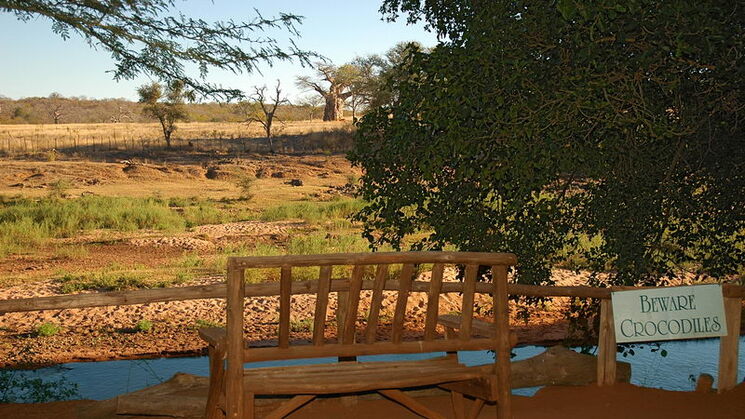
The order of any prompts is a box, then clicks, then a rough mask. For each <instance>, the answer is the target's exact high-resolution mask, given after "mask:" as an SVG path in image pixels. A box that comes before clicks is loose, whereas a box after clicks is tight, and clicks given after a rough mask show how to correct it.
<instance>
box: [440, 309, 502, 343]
mask: <svg viewBox="0 0 745 419" xmlns="http://www.w3.org/2000/svg"><path fill="white" fill-rule="evenodd" d="M460 322H461V316H459V315H457V314H443V315H442V316H439V317H437V324H439V325H442V326H445V327H447V328H450V329H453V330H459V329H460ZM471 322H472V323H471V330H473V331H474V332H475V333H476V334H477V335H481V336H486V337H490V338H494V337H496V333H495V330H494V323H492V322H486V321H483V320H479V319H472V320H471ZM515 345H517V334H516V333H515V332H514V331H513V330H510V346H515Z"/></svg>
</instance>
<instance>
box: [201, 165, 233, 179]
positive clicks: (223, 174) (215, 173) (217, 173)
mask: <svg viewBox="0 0 745 419" xmlns="http://www.w3.org/2000/svg"><path fill="white" fill-rule="evenodd" d="M204 177H206V178H207V179H212V180H228V179H230V178H232V177H233V174H232V173H230V172H228V171H225V170H220V169H219V168H217V167H210V168H208V169H207V172H206V173H205V174H204Z"/></svg>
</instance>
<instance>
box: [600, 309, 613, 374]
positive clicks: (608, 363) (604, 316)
mask: <svg viewBox="0 0 745 419" xmlns="http://www.w3.org/2000/svg"><path fill="white" fill-rule="evenodd" d="M597 375H598V380H597V382H598V385H600V386H606V385H613V384H614V383H615V382H616V331H615V325H614V324H613V305H612V304H611V300H601V301H600V331H599V337H598V367H597Z"/></svg>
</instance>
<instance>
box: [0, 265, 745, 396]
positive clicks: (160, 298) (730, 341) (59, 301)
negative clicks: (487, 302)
mask: <svg viewBox="0 0 745 419" xmlns="http://www.w3.org/2000/svg"><path fill="white" fill-rule="evenodd" d="M464 286H465V284H464V283H462V282H445V283H443V284H442V290H441V293H461V292H463V291H464ZM373 288H374V281H372V280H365V281H362V289H363V290H372V289H373ZM639 288H640V287H612V288H597V287H588V286H539V285H525V284H509V285H508V287H507V292H508V294H510V295H518V296H528V297H573V298H591V299H599V300H601V304H600V318H601V321H600V330H599V340H598V366H597V382H598V384H599V385H609V384H612V383H614V382H615V380H616V374H615V367H616V350H615V349H616V338H615V329H614V324H613V311H612V310H613V309H612V305H611V304H610V298H611V292H613V291H617V290H628V289H639ZM645 288H655V287H645ZM349 289H350V280H349V279H335V280H332V281H331V285H330V291H332V292H340V291H341V292H344V291H349ZM384 289H385V290H390V291H396V290H399V282H398V280H396V279H391V280H387V281H386V282H385V285H384ZM428 290H429V283H428V282H423V281H413V282H412V284H411V291H414V292H427V291H428ZM492 290H493V287H492V285H491V284H489V283H477V284H475V292H477V293H482V294H484V293H487V294H488V293H491V292H492ZM317 291H318V282H317V281H315V280H309V281H297V282H293V283H292V287H291V294H308V293H316V292H317ZM722 293H723V295H724V306H725V315H726V322H727V330H728V335H727V336H723V337H722V338H721V339H720V350H719V376H718V390H719V391H720V392H721V391H725V390H729V389H731V388H733V387H734V386H735V385H736V384H737V371H738V365H737V363H738V355H739V340H740V325H741V321H742V319H741V314H742V299H743V298H744V297H745V287H743V286H740V285H734V284H724V285H723V286H722ZM245 295H246V297H259V296H278V295H280V284H279V283H262V284H248V285H246V286H245ZM226 297H227V286H226V284H213V285H200V286H190V287H176V288H161V289H148V290H136V291H116V292H105V293H91V294H75V295H63V296H50V297H34V298H18V299H9V300H0V315H1V314H5V313H13V312H27V311H38V310H62V309H78V308H87V307H101V306H113V305H133V304H148V303H158V302H169V301H183V300H197V299H210V298H226Z"/></svg>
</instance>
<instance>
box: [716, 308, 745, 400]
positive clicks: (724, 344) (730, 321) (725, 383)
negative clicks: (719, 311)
mask: <svg viewBox="0 0 745 419" xmlns="http://www.w3.org/2000/svg"><path fill="white" fill-rule="evenodd" d="M741 315H742V299H741V298H740V297H725V298H724V316H725V317H726V318H727V319H726V321H727V336H722V337H721V338H719V379H718V380H717V389H718V392H719V393H721V392H723V391H726V390H731V389H732V388H733V387H735V385H736V384H737V357H738V352H739V349H740V322H741Z"/></svg>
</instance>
